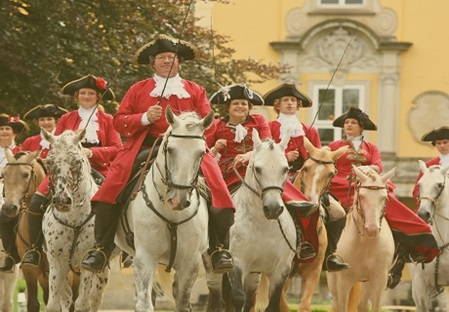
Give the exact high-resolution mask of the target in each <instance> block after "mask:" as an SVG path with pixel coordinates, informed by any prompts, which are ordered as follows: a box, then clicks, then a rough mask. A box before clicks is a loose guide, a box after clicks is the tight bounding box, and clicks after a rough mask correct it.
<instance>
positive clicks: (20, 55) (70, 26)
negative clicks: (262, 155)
mask: <svg viewBox="0 0 449 312" xmlns="http://www.w3.org/2000/svg"><path fill="white" fill-rule="evenodd" d="M191 2H192V1H191V0H170V1H167V0H148V1H127V2H126V4H125V3H124V2H123V1H121V0H99V1H90V0H59V1H54V0H3V1H1V4H0V38H1V39H0V44H1V47H2V49H0V112H7V113H9V114H14V115H21V116H23V114H24V113H25V112H26V111H27V110H29V109H30V108H32V107H34V106H36V105H38V104H44V103H55V104H59V105H62V106H64V107H66V108H68V109H72V108H74V106H73V103H72V102H73V101H72V99H71V98H69V97H66V96H63V95H62V94H61V93H60V92H59V91H60V89H61V87H62V86H63V85H64V84H65V83H67V82H69V81H72V80H74V79H77V78H79V77H82V76H84V75H86V74H88V73H92V74H94V75H96V76H101V77H105V78H106V80H107V81H108V82H109V83H110V85H111V87H112V89H113V90H114V92H115V93H116V95H117V96H118V100H120V99H121V97H122V96H123V95H124V93H125V92H126V90H127V89H128V88H129V87H130V86H131V85H132V84H133V83H135V82H137V81H138V80H142V79H144V78H146V77H149V76H150V75H151V68H150V67H146V66H141V67H137V66H135V65H133V64H132V57H133V55H134V53H135V52H136V50H137V49H138V48H139V47H140V46H142V45H143V44H145V43H147V42H149V41H150V40H151V39H152V38H153V36H154V35H155V34H157V33H165V34H168V35H171V36H174V37H177V38H182V39H184V40H187V41H190V42H192V43H194V44H195V45H196V46H197V47H198V50H199V51H200V52H201V58H199V59H198V60H195V61H189V62H186V63H185V64H183V66H182V76H183V78H186V79H191V80H193V81H196V82H198V83H199V84H201V85H203V86H204V87H205V88H206V90H207V91H208V92H209V94H210V93H211V92H214V91H216V90H217V89H219V85H218V84H220V85H226V84H229V83H235V82H246V83H248V84H250V85H251V84H252V83H257V82H262V81H265V80H267V79H275V78H277V77H278V75H279V74H280V69H279V68H278V67H277V66H273V65H267V64H263V63H262V62H261V61H259V60H253V59H240V60H239V59H234V58H233V55H234V52H235V51H234V50H233V49H232V48H229V47H228V46H227V43H228V42H229V40H230V38H228V37H225V36H222V35H219V34H217V33H213V32H212V31H211V29H205V28H201V27H198V26H195V19H194V12H193V10H194V6H190V7H189V10H187V8H188V5H189V4H190V3H191ZM222 2H225V1H222ZM187 11H188V14H187V19H186V22H185V23H184V19H185V16H186V12H187ZM212 51H215V53H213V52H212ZM214 54H215V55H214Z"/></svg>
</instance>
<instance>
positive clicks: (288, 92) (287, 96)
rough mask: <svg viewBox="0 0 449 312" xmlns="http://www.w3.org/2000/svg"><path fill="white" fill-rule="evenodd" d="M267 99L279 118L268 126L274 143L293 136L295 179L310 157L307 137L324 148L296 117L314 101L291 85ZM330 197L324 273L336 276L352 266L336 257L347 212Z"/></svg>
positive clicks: (292, 171)
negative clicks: (306, 141) (305, 145)
mask: <svg viewBox="0 0 449 312" xmlns="http://www.w3.org/2000/svg"><path fill="white" fill-rule="evenodd" d="M264 99H265V105H270V106H271V105H272V106H273V107H274V110H275V111H276V113H277V114H278V118H277V119H276V120H274V121H271V122H269V126H270V129H271V135H272V136H273V139H274V140H275V141H276V142H280V140H281V138H282V134H283V133H284V132H287V133H289V134H290V141H289V143H288V146H287V149H286V150H285V154H286V156H287V159H288V161H289V166H290V175H291V176H292V178H293V179H294V177H295V176H296V174H297V172H298V170H300V169H301V167H302V165H303V164H304V161H305V160H306V159H307V157H308V154H307V150H306V148H305V147H304V137H307V138H308V139H309V141H310V143H312V144H313V145H314V146H315V147H317V148H320V147H321V140H320V136H319V134H318V131H317V130H316V129H315V128H314V127H312V126H307V125H305V124H304V123H302V122H300V121H299V120H298V117H297V116H296V112H297V111H298V110H299V108H300V107H311V106H312V100H311V99H310V98H309V97H308V96H307V95H305V94H303V93H301V92H300V91H299V90H298V89H296V87H295V85H294V84H288V83H285V84H282V85H281V86H279V87H277V88H275V89H273V90H271V91H269V92H268V93H267V94H265V95H264ZM330 196H331V195H330V194H329V193H328V192H327V193H326V194H325V195H324V196H323V199H324V200H322V206H323V207H324V208H325V211H326V213H327V216H328V218H327V222H325V226H326V230H327V231H326V232H327V241H328V244H327V248H326V254H325V258H324V259H325V260H324V263H323V269H324V270H327V271H330V272H334V271H340V270H344V269H348V268H349V265H348V264H347V263H344V262H341V261H340V260H339V259H338V257H337V256H336V254H335V251H336V250H337V244H338V240H339V239H340V236H341V232H342V231H343V228H344V227H345V220H346V212H345V211H344V209H343V207H341V206H340V205H339V204H338V202H336V201H335V200H332V198H331V197H330Z"/></svg>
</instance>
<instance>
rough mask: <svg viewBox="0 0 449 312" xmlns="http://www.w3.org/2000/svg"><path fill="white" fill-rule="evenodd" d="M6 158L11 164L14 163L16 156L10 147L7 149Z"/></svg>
mask: <svg viewBox="0 0 449 312" xmlns="http://www.w3.org/2000/svg"><path fill="white" fill-rule="evenodd" d="M5 157H6V160H8V162H9V163H10V162H13V161H14V154H13V152H12V150H11V149H10V148H9V147H7V148H5Z"/></svg>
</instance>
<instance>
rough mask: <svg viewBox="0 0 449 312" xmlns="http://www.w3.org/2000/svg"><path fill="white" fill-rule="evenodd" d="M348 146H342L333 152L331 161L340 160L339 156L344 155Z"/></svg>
mask: <svg viewBox="0 0 449 312" xmlns="http://www.w3.org/2000/svg"><path fill="white" fill-rule="evenodd" d="M348 148H349V145H344V146H342V147H340V148H339V149H338V150H336V151H334V152H333V153H332V159H333V160H337V159H338V158H340V156H341V155H343V154H344V153H346V151H347V150H348Z"/></svg>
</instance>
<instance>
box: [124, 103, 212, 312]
mask: <svg viewBox="0 0 449 312" xmlns="http://www.w3.org/2000/svg"><path fill="white" fill-rule="evenodd" d="M166 118H167V122H168V123H169V124H170V127H169V128H168V130H167V131H166V133H165V135H164V137H163V139H162V143H161V146H160V147H159V151H158V154H157V156H156V159H155V162H154V163H153V165H152V166H151V168H150V170H149V172H148V174H147V175H146V177H145V179H144V182H143V186H142V188H141V190H140V192H139V193H138V194H137V197H136V198H135V199H134V200H133V201H132V202H131V204H130V205H131V206H130V207H129V209H127V211H126V219H127V220H128V221H127V223H128V226H129V229H130V230H131V232H133V233H134V244H135V250H134V249H133V248H131V247H130V246H129V245H128V243H127V234H129V233H125V229H124V228H123V227H122V226H121V225H119V227H118V230H117V235H116V243H117V245H118V246H120V248H122V249H123V250H125V251H126V252H128V253H129V254H131V255H133V256H135V257H134V276H135V280H136V292H137V302H136V308H135V311H138V312H150V311H154V306H153V303H152V301H153V294H152V293H151V291H150V290H149V288H150V287H151V286H152V285H153V282H154V274H155V271H156V270H157V268H158V265H159V264H160V263H162V264H163V265H165V266H166V268H168V269H169V268H171V267H172V268H174V269H175V270H176V273H175V281H174V283H173V285H170V286H173V289H172V290H171V292H172V293H173V296H174V299H175V304H176V311H179V312H181V311H191V303H190V294H191V290H192V287H193V284H194V282H195V280H196V277H197V275H198V270H199V267H200V265H201V255H202V253H204V252H205V251H206V249H207V247H208V212H207V202H206V199H205V198H204V197H203V196H201V192H200V190H199V188H200V186H201V181H202V179H200V177H199V173H200V165H201V161H202V158H203V155H204V153H206V144H205V141H204V131H205V130H206V129H207V128H208V127H209V126H210V125H211V124H212V122H213V113H210V114H209V115H208V116H206V117H205V118H203V119H200V118H199V117H198V116H197V115H196V114H195V113H192V112H186V113H182V114H181V115H179V116H176V115H175V114H173V112H172V110H171V109H170V107H169V106H167V109H166ZM158 273H163V272H161V271H158Z"/></svg>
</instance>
